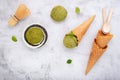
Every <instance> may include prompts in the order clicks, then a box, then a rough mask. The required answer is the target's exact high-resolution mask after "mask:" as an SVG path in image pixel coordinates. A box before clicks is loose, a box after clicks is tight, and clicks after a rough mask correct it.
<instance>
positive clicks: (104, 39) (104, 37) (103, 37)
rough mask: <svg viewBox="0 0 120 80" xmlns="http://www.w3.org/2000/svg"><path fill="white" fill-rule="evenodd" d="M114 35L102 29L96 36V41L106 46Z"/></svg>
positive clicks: (101, 45)
mask: <svg viewBox="0 0 120 80" xmlns="http://www.w3.org/2000/svg"><path fill="white" fill-rule="evenodd" d="M112 37H113V35H112V34H110V33H108V34H103V32H102V31H101V30H99V31H98V34H97V37H96V42H97V44H98V45H99V46H100V47H102V48H103V47H105V46H106V45H107V44H108V42H109V41H110V40H111V39H112Z"/></svg>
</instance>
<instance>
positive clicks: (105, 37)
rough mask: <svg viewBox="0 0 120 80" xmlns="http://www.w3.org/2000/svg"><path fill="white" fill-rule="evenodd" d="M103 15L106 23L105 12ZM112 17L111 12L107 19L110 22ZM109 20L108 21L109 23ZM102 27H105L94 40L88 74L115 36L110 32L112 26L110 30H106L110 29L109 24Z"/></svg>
mask: <svg viewBox="0 0 120 80" xmlns="http://www.w3.org/2000/svg"><path fill="white" fill-rule="evenodd" d="M103 16H104V17H103V21H104V23H106V20H105V15H104V13H103ZM110 18H111V13H110V16H109V17H108V19H109V20H107V21H109V22H110ZM109 22H107V24H108V23H109ZM106 27H107V28H106ZM102 28H104V29H102V30H99V31H98V33H97V36H96V38H95V40H94V42H93V46H92V50H91V53H90V57H89V60H88V64H87V68H86V71H85V74H86V75H87V74H88V72H89V71H90V70H91V69H92V68H93V66H94V65H95V63H96V62H97V61H98V60H99V58H100V57H101V56H102V55H103V53H104V52H105V51H106V49H107V47H108V46H107V44H108V42H109V41H110V40H111V39H112V37H113V35H112V34H110V33H109V30H110V28H109V30H106V29H108V26H103V27H102ZM104 30H105V31H104ZM106 31H107V33H106Z"/></svg>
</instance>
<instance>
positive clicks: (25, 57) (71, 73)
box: [0, 0, 120, 80]
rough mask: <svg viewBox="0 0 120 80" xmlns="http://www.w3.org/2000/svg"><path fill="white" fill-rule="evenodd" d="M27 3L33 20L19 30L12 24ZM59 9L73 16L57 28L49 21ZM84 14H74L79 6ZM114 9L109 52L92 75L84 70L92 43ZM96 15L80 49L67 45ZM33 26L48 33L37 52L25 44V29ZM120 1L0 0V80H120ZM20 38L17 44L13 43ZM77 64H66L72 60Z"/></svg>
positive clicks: (19, 25)
mask: <svg viewBox="0 0 120 80" xmlns="http://www.w3.org/2000/svg"><path fill="white" fill-rule="evenodd" d="M20 3H24V4H26V5H27V6H28V8H29V9H30V10H31V15H30V16H29V17H28V18H26V19H24V20H22V21H21V22H20V23H19V24H17V25H16V26H15V27H9V26H8V20H9V18H10V16H11V15H13V13H14V12H15V10H16V8H17V6H18V5H19V4H20ZM56 5H62V6H64V7H65V8H66V9H67V11H68V16H67V18H66V19H65V21H62V22H60V23H57V22H55V21H53V20H52V19H51V18H50V11H51V9H52V8H53V7H54V6H56ZM76 6H78V7H80V9H81V13H80V14H79V15H77V14H76V13H75V7H76ZM103 7H106V8H107V9H110V8H111V7H112V8H113V16H112V20H111V23H110V25H111V33H112V34H113V35H114V37H113V39H112V40H111V41H110V43H109V44H108V45H109V48H108V49H107V51H106V52H105V53H104V55H103V56H102V57H101V58H100V59H99V61H98V62H97V63H96V65H95V66H94V68H93V69H92V70H91V71H90V73H89V74H88V75H87V76H85V74H84V73H85V69H86V66H87V61H88V58H89V55H90V50H91V46H92V42H93V40H94V38H95V36H96V33H97V31H98V30H99V29H100V28H101V26H102V12H101V11H102V8H103ZM93 14H96V18H95V20H94V22H93V23H92V25H91V27H90V28H89V30H88V31H87V33H86V34H85V36H84V37H83V39H82V41H81V43H80V44H79V46H78V47H76V48H74V49H67V48H65V47H64V46H63V37H64V35H65V34H66V33H67V32H69V31H70V30H72V29H73V28H75V27H77V26H78V25H79V24H80V23H82V22H83V21H84V20H86V19H88V18H89V17H90V16H92V15H93ZM33 23H39V24H40V25H42V26H44V28H46V30H47V32H48V40H47V43H46V44H45V45H44V46H43V47H41V48H38V49H30V48H28V47H27V46H26V45H25V44H24V43H23V41H22V33H23V30H24V28H25V27H28V26H29V25H31V24H33ZM119 26H120V0H0V80H120V27H119ZM12 35H15V36H16V37H17V39H18V42H16V43H15V42H13V41H12V40H11V36H12ZM69 58H70V59H72V64H66V61H67V59H69Z"/></svg>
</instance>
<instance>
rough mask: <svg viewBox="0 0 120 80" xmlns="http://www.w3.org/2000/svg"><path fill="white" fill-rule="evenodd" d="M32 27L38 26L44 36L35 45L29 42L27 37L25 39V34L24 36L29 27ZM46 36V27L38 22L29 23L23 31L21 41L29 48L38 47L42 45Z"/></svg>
mask: <svg viewBox="0 0 120 80" xmlns="http://www.w3.org/2000/svg"><path fill="white" fill-rule="evenodd" d="M32 27H38V28H40V29H41V30H42V31H43V35H44V38H43V40H42V41H41V42H40V43H39V44H37V45H34V44H31V43H29V42H28V41H27V39H26V36H25V35H26V32H27V31H28V30H29V29H30V28H32ZM47 38H48V34H47V31H46V29H45V28H44V27H42V26H41V25H39V24H33V25H30V26H29V27H27V28H26V29H25V30H24V32H23V41H24V43H25V44H26V45H27V46H28V47H30V48H39V47H42V46H43V45H44V44H45V43H46V41H47Z"/></svg>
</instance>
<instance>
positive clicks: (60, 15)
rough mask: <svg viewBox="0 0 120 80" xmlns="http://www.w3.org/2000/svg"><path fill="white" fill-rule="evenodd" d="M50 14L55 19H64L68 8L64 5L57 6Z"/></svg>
mask: <svg viewBox="0 0 120 80" xmlns="http://www.w3.org/2000/svg"><path fill="white" fill-rule="evenodd" d="M50 16H51V18H52V19H53V20H55V21H58V22H59V21H63V20H64V19H65V18H66V17H67V10H66V9H65V8H64V7H62V6H55V7H54V8H53V9H52V11H51V14H50Z"/></svg>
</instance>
